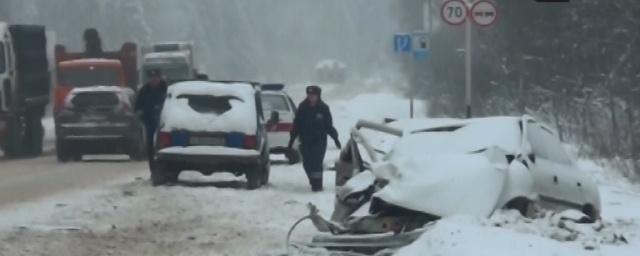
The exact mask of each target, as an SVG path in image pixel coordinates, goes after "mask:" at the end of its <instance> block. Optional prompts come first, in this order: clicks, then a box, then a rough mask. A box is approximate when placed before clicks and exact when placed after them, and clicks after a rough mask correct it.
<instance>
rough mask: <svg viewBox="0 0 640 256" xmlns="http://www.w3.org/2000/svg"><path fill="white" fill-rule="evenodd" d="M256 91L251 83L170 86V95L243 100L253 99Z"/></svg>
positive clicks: (188, 83) (199, 83)
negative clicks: (224, 97) (232, 97)
mask: <svg viewBox="0 0 640 256" xmlns="http://www.w3.org/2000/svg"><path fill="white" fill-rule="evenodd" d="M255 92H256V90H255V89H254V88H253V86H252V85H251V84H249V83H242V82H230V83H221V82H209V81H184V82H179V83H176V84H173V85H171V86H169V89H168V90H167V93H168V94H197V95H215V96H237V97H240V98H242V99H244V98H247V97H249V98H253V97H254V93H255Z"/></svg>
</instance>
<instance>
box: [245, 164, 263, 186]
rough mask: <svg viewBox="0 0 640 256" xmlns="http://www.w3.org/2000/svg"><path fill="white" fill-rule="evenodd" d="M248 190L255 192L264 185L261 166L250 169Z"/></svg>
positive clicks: (248, 172) (247, 174)
mask: <svg viewBox="0 0 640 256" xmlns="http://www.w3.org/2000/svg"><path fill="white" fill-rule="evenodd" d="M246 176H247V189H248V190H254V189H257V188H259V187H260V185H262V179H263V178H264V177H263V176H262V168H261V167H260V166H257V167H253V168H250V169H249V170H248V171H247V173H246Z"/></svg>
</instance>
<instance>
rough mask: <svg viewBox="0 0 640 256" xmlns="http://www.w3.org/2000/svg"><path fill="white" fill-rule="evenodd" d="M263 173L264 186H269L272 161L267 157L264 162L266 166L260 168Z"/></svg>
mask: <svg viewBox="0 0 640 256" xmlns="http://www.w3.org/2000/svg"><path fill="white" fill-rule="evenodd" d="M260 169H261V172H262V185H267V184H269V175H270V174H271V161H270V160H269V157H268V155H267V158H266V160H264V164H262V167H261V168H260Z"/></svg>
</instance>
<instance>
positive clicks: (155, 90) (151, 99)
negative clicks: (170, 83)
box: [136, 70, 167, 163]
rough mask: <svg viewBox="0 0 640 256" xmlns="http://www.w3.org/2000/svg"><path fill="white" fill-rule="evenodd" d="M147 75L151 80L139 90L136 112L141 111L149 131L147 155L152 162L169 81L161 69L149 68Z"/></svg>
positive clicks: (146, 128) (147, 131)
mask: <svg viewBox="0 0 640 256" xmlns="http://www.w3.org/2000/svg"><path fill="white" fill-rule="evenodd" d="M147 76H148V77H149V82H147V83H146V84H145V85H144V86H142V88H141V89H140V91H139V92H138V97H137V99H136V112H138V113H140V115H141V119H142V122H143V124H144V127H145V130H146V133H147V155H148V157H149V162H150V163H151V160H153V155H154V148H153V145H154V144H153V136H154V135H155V133H156V130H157V129H158V122H159V121H160V120H159V119H160V111H161V110H162V105H163V104H164V98H165V97H166V94H167V82H165V80H164V79H163V77H162V73H161V72H160V70H149V71H148V72H147Z"/></svg>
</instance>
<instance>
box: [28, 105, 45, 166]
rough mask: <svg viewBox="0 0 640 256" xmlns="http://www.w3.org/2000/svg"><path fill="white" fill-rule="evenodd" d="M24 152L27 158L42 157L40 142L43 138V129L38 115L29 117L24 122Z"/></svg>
mask: <svg viewBox="0 0 640 256" xmlns="http://www.w3.org/2000/svg"><path fill="white" fill-rule="evenodd" d="M25 121H26V122H25V138H24V140H25V146H26V147H27V149H26V150H25V151H26V152H25V153H26V154H28V155H29V156H39V155H42V140H43V138H44V127H43V126H42V117H41V116H40V115H31V116H29V117H27V118H26V120H25Z"/></svg>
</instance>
